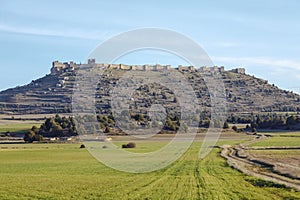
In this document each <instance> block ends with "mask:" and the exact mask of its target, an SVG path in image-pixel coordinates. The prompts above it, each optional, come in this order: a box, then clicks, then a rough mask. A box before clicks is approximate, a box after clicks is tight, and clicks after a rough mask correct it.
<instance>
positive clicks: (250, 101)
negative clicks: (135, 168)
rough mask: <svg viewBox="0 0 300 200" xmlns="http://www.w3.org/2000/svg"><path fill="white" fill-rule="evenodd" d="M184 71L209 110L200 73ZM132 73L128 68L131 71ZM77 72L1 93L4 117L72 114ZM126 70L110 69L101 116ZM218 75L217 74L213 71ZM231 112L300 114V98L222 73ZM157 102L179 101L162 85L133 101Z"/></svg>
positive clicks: (136, 104)
mask: <svg viewBox="0 0 300 200" xmlns="http://www.w3.org/2000/svg"><path fill="white" fill-rule="evenodd" d="M187 69H189V70H180V69H179V68H178V69H177V70H178V71H179V72H180V73H182V74H183V75H184V76H185V77H186V78H187V79H188V80H189V82H190V84H191V85H192V87H193V88H194V90H195V93H196V95H197V97H198V100H199V104H200V107H201V109H204V110H205V109H209V107H210V95H209V91H208V89H207V87H206V85H205V82H204V79H203V73H202V72H201V71H200V70H195V69H193V68H187ZM127 70H128V69H127ZM75 72H76V69H74V70H70V71H68V70H67V71H60V72H55V73H51V74H49V75H46V76H44V77H42V78H40V79H37V80H34V81H32V82H31V83H29V84H27V85H24V86H21V87H16V88H12V89H8V90H5V91H2V92H0V113H1V114H38V113H41V114H46V113H68V112H70V111H71V106H70V105H71V97H72V88H73V86H74V81H75V76H76V73H75ZM124 72H126V69H113V68H107V70H106V71H105V73H104V74H103V75H102V77H101V79H100V78H99V80H101V81H100V82H99V85H98V89H97V93H96V99H97V108H98V111H99V112H100V113H108V112H109V110H110V108H111V107H110V97H111V94H110V91H111V90H112V88H114V87H115V85H116V84H117V81H118V80H119V79H120V77H121V76H122V75H123V74H124ZM210 73H214V72H210ZM218 73H220V75H221V77H222V80H223V82H224V85H225V89H226V91H225V92H226V98H227V103H228V108H229V109H228V110H229V112H230V113H251V112H275V111H276V112H281V111H282V112H287V111H292V112H296V111H300V96H299V95H298V94H295V93H293V92H289V91H285V90H281V89H279V88H278V87H277V86H275V85H271V84H269V83H268V81H266V80H263V79H259V78H256V77H254V76H250V75H247V74H244V73H238V72H235V71H221V72H218ZM153 103H162V104H164V106H165V107H168V108H175V107H176V106H178V102H177V101H176V98H175V96H174V94H173V93H172V91H171V90H169V89H168V88H166V87H163V86H162V85H160V84H151V85H144V86H142V87H140V88H139V89H138V90H136V92H135V94H134V95H133V96H132V98H131V103H130V105H131V108H132V109H133V110H134V109H137V108H139V109H141V108H148V107H150V106H151V104H153Z"/></svg>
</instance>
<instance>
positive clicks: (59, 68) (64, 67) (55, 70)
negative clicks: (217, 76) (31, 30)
mask: <svg viewBox="0 0 300 200" xmlns="http://www.w3.org/2000/svg"><path fill="white" fill-rule="evenodd" d="M82 65H83V66H93V67H101V68H107V69H119V70H136V71H160V70H169V69H171V65H160V64H156V65H125V64H106V63H96V60H95V59H88V62H87V64H76V63H75V62H73V61H70V63H67V62H64V63H61V62H59V61H54V62H52V68H51V74H60V73H63V72H70V71H74V70H75V69H76V67H79V66H82ZM176 69H177V70H178V71H199V72H204V73H214V72H224V71H225V70H224V67H223V66H221V67H218V66H214V67H206V66H203V67H200V68H198V69H196V68H195V67H194V66H182V65H178V67H177V68H176ZM230 72H233V73H238V74H245V69H244V68H236V69H232V70H230Z"/></svg>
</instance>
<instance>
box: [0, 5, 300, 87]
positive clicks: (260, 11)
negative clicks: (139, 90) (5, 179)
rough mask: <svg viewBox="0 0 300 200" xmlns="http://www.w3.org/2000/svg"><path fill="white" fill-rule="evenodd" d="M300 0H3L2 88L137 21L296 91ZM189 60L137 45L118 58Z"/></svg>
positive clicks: (76, 57) (83, 53)
mask: <svg viewBox="0 0 300 200" xmlns="http://www.w3.org/2000/svg"><path fill="white" fill-rule="evenodd" d="M299 9H300V1H298V0H264V1H261V0H245V1H238V0H236V1H234V0H228V1H222V0H219V1H218V0H210V1H208V0H207V1H201V0H198V1H174V0H173V1H168V0H166V1H156V0H153V1H134V0H126V1H121V0H120V1H116V0H109V1H106V0H101V1H97V0H95V1H94V0H86V1H74V0H73V1H67V0H51V1H50V0H49V1H39V0H36V1H34V0H26V1H24V0H20V1H16V0H0V61H1V63H0V70H1V71H0V72H1V73H0V90H4V89H7V88H10V87H15V86H18V85H24V84H27V83H30V82H31V80H34V79H36V78H39V77H42V76H44V75H45V74H48V73H49V72H50V68H51V63H52V61H55V60H59V61H63V62H66V61H71V60H73V61H75V62H77V63H80V62H82V63H83V62H85V60H86V58H87V56H88V55H89V53H90V52H91V51H92V50H93V49H95V48H96V47H97V46H98V45H99V44H101V43H102V42H104V41H105V40H107V39H109V38H111V37H113V36H115V35H117V34H119V33H122V32H124V31H130V30H133V29H137V28H145V27H155V28H164V29H169V30H173V31H177V32H179V33H181V34H184V35H186V36H188V37H189V38H191V39H193V40H194V41H196V42H197V43H198V44H199V45H200V46H201V47H202V48H203V49H204V50H205V51H206V52H207V54H208V55H209V56H210V58H211V59H212V61H213V62H214V64H215V65H222V66H225V69H232V68H236V67H245V68H246V73H248V74H251V75H255V76H256V77H260V78H263V79H266V80H269V82H270V83H274V84H275V85H277V86H279V87H280V88H283V89H286V90H292V91H294V92H296V93H300V56H299V53H300V45H299V44H300V22H299V21H300V12H299ZM118 61H119V62H120V63H126V64H144V63H149V64H155V63H161V64H172V65H174V66H175V65H178V64H186V63H185V61H184V60H182V59H179V58H178V57H176V56H174V55H166V54H165V53H161V52H160V53H158V52H154V51H148V52H147V51H143V52H135V53H133V54H131V55H128V56H127V57H126V56H125V57H124V58H121V59H120V60H117V61H116V62H118Z"/></svg>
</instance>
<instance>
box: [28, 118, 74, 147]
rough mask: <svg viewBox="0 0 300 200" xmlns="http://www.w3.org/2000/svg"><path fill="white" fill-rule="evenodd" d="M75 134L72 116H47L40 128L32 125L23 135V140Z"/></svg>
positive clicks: (39, 139)
mask: <svg viewBox="0 0 300 200" xmlns="http://www.w3.org/2000/svg"><path fill="white" fill-rule="evenodd" d="M75 135H77V130H76V127H75V120H74V118H72V117H60V116H59V115H56V116H55V117H51V118H47V119H46V121H45V122H44V123H43V124H42V125H41V126H40V128H38V127H36V126H33V127H32V128H31V130H29V131H28V132H27V133H26V134H25V136H24V140H25V142H29V143H31V142H33V141H42V140H43V139H44V137H69V136H75Z"/></svg>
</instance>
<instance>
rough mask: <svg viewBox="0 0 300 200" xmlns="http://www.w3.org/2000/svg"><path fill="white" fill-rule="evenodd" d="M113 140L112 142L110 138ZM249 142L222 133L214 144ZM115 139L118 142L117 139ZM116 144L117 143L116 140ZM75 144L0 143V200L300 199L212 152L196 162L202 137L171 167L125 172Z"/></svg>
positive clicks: (140, 148) (149, 146) (140, 145)
mask: <svg viewBox="0 0 300 200" xmlns="http://www.w3.org/2000/svg"><path fill="white" fill-rule="evenodd" d="M114 139H115V138H114ZM249 139H250V138H249V137H248V136H247V137H246V136H242V135H238V134H232V133H226V134H224V135H223V136H222V137H221V138H220V141H219V143H218V145H223V144H231V145H233V144H239V143H241V142H245V141H246V140H249ZM116 140H117V139H116ZM165 143H166V141H165V140H155V141H149V142H145V141H136V144H137V147H136V149H134V150H133V151H136V152H149V151H153V150H155V149H157V148H160V147H161V146H163V145H164V144H165ZM116 144H117V145H121V144H122V142H121V141H117V142H116ZM79 146H80V144H18V145H17V144H3V145H1V149H0V163H1V165H0V184H1V189H0V199H262V198H263V199H299V198H300V193H299V192H297V191H296V190H294V189H290V188H286V187H284V186H278V185H276V184H273V183H270V182H265V181H262V180H260V179H257V178H253V177H251V176H248V175H245V174H243V173H241V172H239V171H237V170H235V169H232V168H231V167H229V166H228V165H227V163H226V160H225V159H223V158H222V157H220V156H219V154H220V149H218V148H214V149H213V150H212V152H211V153H210V154H209V155H208V156H207V157H205V158H204V159H198V151H199V148H200V146H201V137H200V138H197V139H196V140H195V141H194V143H193V144H192V146H191V147H190V148H189V150H188V151H187V152H186V153H185V154H184V155H183V156H182V157H181V158H180V159H179V160H177V161H176V162H174V163H173V164H171V165H170V166H168V167H166V168H164V169H161V170H159V171H156V172H151V173H144V174H130V173H125V172H120V171H116V170H113V169H111V168H108V167H106V166H104V165H103V164H101V163H99V162H98V161H97V160H96V159H94V158H93V157H92V156H91V155H90V154H89V153H88V151H87V150H86V149H80V148H79Z"/></svg>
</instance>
